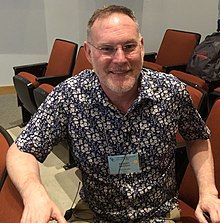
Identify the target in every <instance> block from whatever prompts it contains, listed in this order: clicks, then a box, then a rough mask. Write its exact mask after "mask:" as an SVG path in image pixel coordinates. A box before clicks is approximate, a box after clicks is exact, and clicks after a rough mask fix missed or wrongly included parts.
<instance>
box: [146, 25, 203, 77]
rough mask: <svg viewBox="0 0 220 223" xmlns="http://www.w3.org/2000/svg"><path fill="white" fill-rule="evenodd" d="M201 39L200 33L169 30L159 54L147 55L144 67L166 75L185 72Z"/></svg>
mask: <svg viewBox="0 0 220 223" xmlns="http://www.w3.org/2000/svg"><path fill="white" fill-rule="evenodd" d="M200 38H201V35H200V34H198V33H194V32H187V31H181V30H174V29H167V30H166V32H165V34H164V37H163V40H162V42H161V45H160V48H159V51H158V53H155V52H154V53H149V54H148V53H147V54H145V56H144V61H145V62H144V67H146V68H149V69H152V70H157V71H163V72H166V73H169V71H171V70H174V69H176V70H185V69H186V66H187V63H188V61H189V59H190V56H191V55H192V53H193V51H194V49H195V47H196V46H197V45H198V43H199V41H200Z"/></svg>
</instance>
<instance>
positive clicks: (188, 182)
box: [179, 99, 220, 223]
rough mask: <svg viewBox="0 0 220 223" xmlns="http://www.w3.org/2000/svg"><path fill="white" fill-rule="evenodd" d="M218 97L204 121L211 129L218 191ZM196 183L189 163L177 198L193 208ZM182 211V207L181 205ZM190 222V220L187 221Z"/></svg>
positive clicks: (219, 157) (219, 110) (196, 193)
mask: <svg viewBox="0 0 220 223" xmlns="http://www.w3.org/2000/svg"><path fill="white" fill-rule="evenodd" d="M219 122H220V99H218V100H216V102H215V103H214V105H213V107H212V109H211V111H210V113H209V116H208V118H207V120H206V123H207V125H208V127H209V129H210V130H211V133H212V134H211V138H210V141H211V146H212V153H213V158H214V170H215V182H216V187H217V189H218V191H220V175H219V173H218V171H219V169H220V153H219V145H220V137H219V133H220V125H219ZM198 194H199V193H198V185H197V182H196V178H195V176H194V173H193V170H192V168H191V166H190V165H188V167H187V170H186V172H185V175H184V177H183V180H182V182H181V185H180V189H179V199H180V202H181V201H182V202H184V203H185V204H187V205H189V206H190V207H191V208H193V209H195V208H196V205H197V203H198ZM182 210H183V213H184V211H185V210H184V207H183V209H182ZM188 223H191V221H188Z"/></svg>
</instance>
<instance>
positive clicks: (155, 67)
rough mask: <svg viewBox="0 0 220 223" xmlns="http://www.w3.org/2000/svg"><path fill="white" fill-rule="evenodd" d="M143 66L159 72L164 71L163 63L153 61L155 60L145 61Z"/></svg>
mask: <svg viewBox="0 0 220 223" xmlns="http://www.w3.org/2000/svg"><path fill="white" fill-rule="evenodd" d="M143 67H145V68H148V69H151V70H155V71H159V72H162V71H163V67H162V66H161V65H159V64H156V63H153V62H148V61H144V63H143Z"/></svg>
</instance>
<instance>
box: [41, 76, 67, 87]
mask: <svg viewBox="0 0 220 223" xmlns="http://www.w3.org/2000/svg"><path fill="white" fill-rule="evenodd" d="M68 77H70V76H50V77H38V78H37V81H38V82H39V83H40V84H50V85H52V86H56V85H57V84H59V83H61V82H62V81H64V80H66V79H67V78H68Z"/></svg>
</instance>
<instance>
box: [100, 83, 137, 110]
mask: <svg viewBox="0 0 220 223" xmlns="http://www.w3.org/2000/svg"><path fill="white" fill-rule="evenodd" d="M104 92H105V94H106V95H107V96H108V98H109V100H110V101H111V103H112V104H113V105H114V106H116V107H117V108H118V109H119V110H120V111H121V112H122V113H127V111H128V109H129V108H130V107H131V106H132V104H133V102H134V100H135V99H136V98H137V97H138V87H137V86H135V87H134V88H132V89H131V90H130V91H128V92H123V93H115V92H112V91H111V92H110V91H108V90H104Z"/></svg>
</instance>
